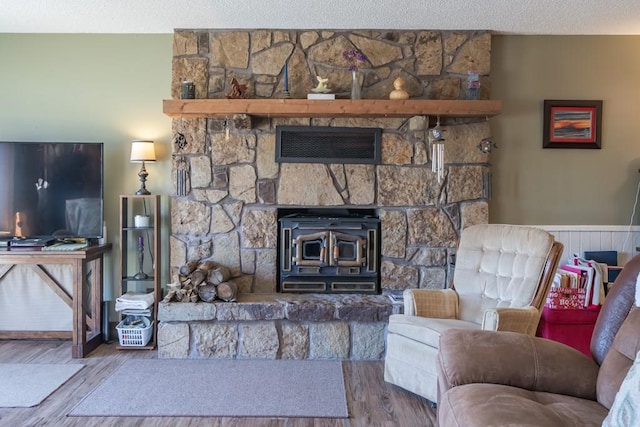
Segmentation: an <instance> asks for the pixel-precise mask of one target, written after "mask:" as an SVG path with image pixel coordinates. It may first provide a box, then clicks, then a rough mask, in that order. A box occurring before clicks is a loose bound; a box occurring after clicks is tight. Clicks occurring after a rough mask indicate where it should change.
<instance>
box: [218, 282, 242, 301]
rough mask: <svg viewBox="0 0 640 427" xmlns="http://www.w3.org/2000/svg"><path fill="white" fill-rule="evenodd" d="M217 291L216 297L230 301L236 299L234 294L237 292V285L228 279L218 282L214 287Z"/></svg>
mask: <svg viewBox="0 0 640 427" xmlns="http://www.w3.org/2000/svg"><path fill="white" fill-rule="evenodd" d="M216 291H217V292H218V298H220V299H221V300H223V301H226V302H231V301H235V300H236V294H237V293H238V285H236V283H235V282H232V281H228V282H222V283H220V284H218V286H217V287H216Z"/></svg>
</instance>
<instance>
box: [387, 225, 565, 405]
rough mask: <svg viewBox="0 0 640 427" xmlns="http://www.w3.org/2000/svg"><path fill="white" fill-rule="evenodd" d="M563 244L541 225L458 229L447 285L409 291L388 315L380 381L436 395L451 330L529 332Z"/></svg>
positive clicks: (532, 330) (433, 399)
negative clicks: (442, 349)
mask: <svg viewBox="0 0 640 427" xmlns="http://www.w3.org/2000/svg"><path fill="white" fill-rule="evenodd" d="M562 249H563V245H562V244H561V243H559V242H555V241H554V237H553V235H551V234H549V233H547V232H546V231H544V230H541V229H537V228H533V227H526V226H515V225H500V224H481V225H474V226H471V227H469V228H466V229H465V230H463V232H462V234H461V236H460V243H459V245H458V250H457V253H456V266H455V270H454V274H453V286H452V288H451V289H407V290H405V291H404V314H395V315H392V316H391V317H390V318H389V327H388V333H387V349H386V350H387V353H386V357H385V365H384V379H385V381H387V382H389V383H392V384H395V385H398V386H400V387H402V388H404V389H406V390H409V391H411V392H413V393H416V394H418V395H420V396H423V397H424V398H426V399H428V400H430V401H431V402H433V403H436V401H437V383H438V378H437V373H436V372H437V371H436V355H437V352H438V342H439V339H440V334H441V332H442V331H444V330H446V329H450V328H458V329H484V330H493V331H513V332H521V333H525V334H529V335H535V332H536V328H537V326H538V322H539V320H540V314H541V311H542V307H543V306H544V303H545V300H546V297H547V293H548V291H549V288H550V287H551V284H552V282H553V277H554V274H555V271H556V268H557V267H558V262H559V261H560V257H561V255H562Z"/></svg>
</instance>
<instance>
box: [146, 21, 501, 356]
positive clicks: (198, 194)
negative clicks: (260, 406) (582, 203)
mask: <svg viewBox="0 0 640 427" xmlns="http://www.w3.org/2000/svg"><path fill="white" fill-rule="evenodd" d="M490 42H491V36H490V34H489V33H488V32H455V31H383V30H380V31H375V30H372V31H298V30H256V31H219V30H179V31H176V33H175V35H174V57H173V78H172V88H171V93H172V96H173V97H175V98H178V97H179V94H180V83H181V81H182V80H185V79H189V80H193V81H194V83H195V85H196V97H197V98H224V97H225V94H226V93H229V92H230V87H229V85H230V80H231V79H232V78H236V79H237V80H238V81H239V83H240V84H246V85H247V87H248V90H249V96H250V97H254V98H280V97H282V89H283V75H284V74H283V73H284V71H283V68H284V64H285V63H288V68H289V81H290V92H291V95H292V96H293V97H297V98H304V97H306V93H307V92H309V90H310V89H311V88H312V87H314V86H315V76H316V75H320V76H323V77H328V78H329V81H330V85H331V86H330V87H332V88H333V89H334V90H335V91H336V92H337V93H338V95H339V96H340V95H344V94H346V93H347V92H348V90H349V84H350V81H351V80H350V72H349V71H348V63H346V62H345V60H344V58H343V57H342V52H343V51H345V50H350V49H359V50H360V51H362V52H363V53H365V54H366V55H367V57H368V58H369V59H368V61H367V62H366V63H365V64H361V67H360V71H361V72H362V73H363V74H364V76H365V79H364V90H363V98H387V97H388V93H389V91H390V90H391V89H392V88H393V86H392V83H393V80H394V79H395V78H396V77H399V76H400V77H403V78H404V79H405V81H406V82H407V84H406V85H405V89H406V90H407V91H408V92H409V94H410V95H411V97H412V98H424V99H463V98H464V87H465V84H466V77H467V73H468V72H469V71H476V72H478V73H479V74H480V76H481V83H482V90H481V98H482V99H488V98H489V91H490V79H489V71H490V70H489V64H490V44H491V43H490ZM318 102H324V101H318ZM437 120H438V118H437V117H429V116H414V117H407V118H375V119H371V118H367V119H365V118H332V117H326V118H289V119H287V118H269V117H250V116H246V115H237V116H234V117H229V118H228V119H212V118H210V119H207V118H175V119H173V122H172V128H173V131H174V134H175V139H174V144H173V159H174V167H173V172H172V173H173V176H172V180H173V182H174V183H176V179H175V178H176V174H177V171H178V170H183V171H186V174H187V179H186V181H185V186H184V187H185V188H183V189H181V191H177V190H178V189H177V188H176V191H174V197H173V199H172V207H171V209H172V212H171V242H170V245H171V259H170V266H171V274H172V277H173V278H174V279H173V281H176V280H175V278H176V277H177V276H176V275H177V269H178V268H179V267H180V266H181V265H183V264H185V263H186V262H188V261H190V260H200V259H211V260H213V261H215V262H217V263H220V264H223V265H225V266H227V267H228V268H229V269H230V270H231V272H232V275H233V280H234V281H235V282H236V283H237V284H238V285H239V292H240V297H239V298H238V303H237V307H235V308H234V307H233V304H234V303H213V304H211V303H195V304H186V305H185V306H183V307H174V306H173V304H174V303H171V304H168V305H163V306H162V307H161V308H160V312H159V319H160V320H161V322H162V323H161V325H160V328H159V330H158V344H159V354H160V356H161V357H282V356H283V355H289V352H290V351H292V352H293V354H295V355H296V357H297V356H299V355H300V354H302V353H305V352H306V355H307V357H311V358H322V357H335V358H343V357H344V358H380V357H382V355H381V354H380V353H379V352H378V351H377V350H375V351H373V350H371V351H370V350H366V351H364V350H360V349H357V347H356V345H358V344H357V343H359V342H360V341H361V338H360V337H361V334H369V335H372V336H373V335H375V336H377V340H378V346H377V347H375V348H376V349H378V348H379V347H380V345H382V346H384V334H385V329H384V325H385V324H386V317H388V313H390V312H391V311H392V306H391V304H390V302H389V301H388V299H387V298H386V297H384V296H359V297H357V298H358V300H357V301H356V300H353V299H349V298H353V297H342V296H339V295H335V296H332V297H334V298H335V300H326V299H324V297H322V296H318V295H299V296H295V297H293V296H287V295H283V294H276V287H277V284H276V268H277V267H276V266H277V263H276V252H277V249H276V239H277V227H278V225H277V214H276V211H277V209H278V208H291V207H311V206H315V207H353V208H367V209H374V210H375V211H376V213H377V215H378V216H379V218H380V219H381V230H382V242H381V245H382V247H381V286H382V289H383V291H386V290H389V289H406V288H444V287H446V286H447V285H448V283H449V282H450V280H451V270H450V261H451V259H452V256H453V255H454V251H455V245H456V242H457V239H458V236H459V233H460V230H462V229H463V228H465V227H467V226H469V225H472V224H476V223H486V222H488V206H487V197H488V193H487V191H488V189H487V186H486V183H487V181H488V179H490V178H489V177H490V175H489V174H490V168H489V164H488V157H487V154H485V153H483V152H481V151H480V150H479V149H478V148H477V145H478V143H479V142H480V141H481V140H482V139H483V138H486V137H488V136H490V129H489V122H488V120H485V118H481V119H459V118H453V119H444V118H443V119H442V120H441V121H440V122H441V127H442V128H443V129H444V138H445V156H444V158H445V163H446V167H445V178H444V180H442V182H438V180H437V179H436V175H435V174H434V173H433V172H432V170H431V160H430V151H431V148H430V144H429V142H428V130H429V128H430V127H433V126H434V125H435V124H436V121H437ZM278 125H301V126H341V127H376V128H380V129H382V153H381V154H382V155H381V163H380V164H378V165H372V164H297V163H283V164H279V163H276V162H275V128H276V126H278ZM178 194H180V195H179V196H178ZM370 298H373V299H370ZM345 299H346V300H349V303H348V304H346V305H347V306H349V307H352V308H353V310H354V311H357V310H362V311H363V314H362V316H364V317H363V318H362V319H357V318H354V319H351V318H349V319H347V318H342V317H340V314H338V315H337V317H335V316H334V317H331V318H328V319H316V318H314V314H313V313H316V314H317V313H320V312H324V311H325V307H326V305H327V304H329V305H330V306H331V307H333V308H332V309H331V310H328V311H332V312H333V313H334V314H335V313H340V310H341V309H340V308H339V307H343V306H344V301H346V300H345ZM303 301H307V302H304V303H303ZM327 301H332V302H331V303H328V302H327ZM175 304H181V303H175ZM229 304H231V305H229ZM313 304H318V308H317V309H316V310H315V311H314V309H312V308H311V307H312V306H313ZM333 304H335V305H333ZM367 304H373V306H375V307H377V306H378V304H381V305H382V306H384V307H385V308H384V310H383V311H385V313H387V314H385V315H380V316H379V319H377V320H370V319H368V320H365V318H366V316H367V314H366V313H367V310H368V309H367V308H366V306H367ZM205 306H206V307H205ZM301 306H302V307H305V312H307V313H308V314H307V315H306V317H304V318H300V319H296V318H291V317H288V316H289V313H296V312H297V310H299V308H300V307H301ZM376 310H377V308H376ZM381 310H382V309H381ZM189 313H192V314H189ZM205 313H206V314H205ZM212 313H213V314H212ZM378 314H379V313H378ZM221 316H222V317H221ZM236 316H238V317H236ZM269 316H275V317H274V318H267V317H269ZM254 317H255V318H254ZM323 323H326V325H323ZM332 328H333V329H332ZM179 331H182V333H183V334H185V335H184V336H183V337H180V336H179ZM296 331H297V332H296ZM347 331H348V334H347ZM364 331H366V332H364ZM376 331H377V332H376ZM294 336H298V338H297V339H299V340H303V341H304V340H305V339H306V340H307V343H308V344H307V346H306V350H304V351H303V350H302V349H301V348H302V347H300V348H297V347H296V350H295V351H293V350H292V346H291V345H288V344H285V342H289V341H290V340H294V338H293V337H294ZM333 336H340V337H341V339H343V340H345V341H344V342H342V343H341V344H336V345H337V348H340V350H339V351H337V350H336V351H333V350H332V351H333V352H329V353H324V352H323V351H321V350H319V348H318V347H314V345H316V344H317V343H318V342H325V343H326V342H328V341H330V340H331V337H333ZM305 337H306V338H305ZM260 339H264V343H262V344H258V343H257V342H256V340H257V341H259V340H260ZM223 342H226V344H225V343H223ZM234 343H235V344H234ZM314 343H316V344H314ZM276 344H278V346H277V347H276ZM317 345H319V344H317ZM327 345H328V344H327ZM332 346H333V344H332ZM232 348H235V350H231V349H232ZM347 348H348V352H347V350H345V349H347ZM372 348H373V347H372ZM224 349H226V350H224ZM347 353H348V354H347ZM287 357H289V356H287Z"/></svg>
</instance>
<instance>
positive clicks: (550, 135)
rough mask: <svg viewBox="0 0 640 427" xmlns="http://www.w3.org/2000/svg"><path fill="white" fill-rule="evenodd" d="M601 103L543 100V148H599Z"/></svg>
mask: <svg viewBox="0 0 640 427" xmlns="http://www.w3.org/2000/svg"><path fill="white" fill-rule="evenodd" d="M601 123H602V101H568V100H545V101H544V128H543V140H542V147H543V148H601V141H600V135H601Z"/></svg>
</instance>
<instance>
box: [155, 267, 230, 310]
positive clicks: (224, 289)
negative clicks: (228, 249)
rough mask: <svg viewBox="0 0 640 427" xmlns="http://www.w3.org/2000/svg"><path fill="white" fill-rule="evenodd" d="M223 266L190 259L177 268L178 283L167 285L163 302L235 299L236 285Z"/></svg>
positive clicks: (228, 300)
mask: <svg viewBox="0 0 640 427" xmlns="http://www.w3.org/2000/svg"><path fill="white" fill-rule="evenodd" d="M230 278H231V273H230V271H229V269H228V268H227V267H225V266H222V265H218V264H216V263H215V262H213V261H211V260H201V261H190V262H188V263H186V264H185V265H183V266H181V267H180V268H179V269H178V283H171V284H169V285H168V292H167V294H166V296H165V297H164V299H163V301H164V302H171V301H177V302H198V300H202V301H205V302H213V301H214V300H215V299H216V298H218V299H221V300H222V301H227V302H230V301H235V300H236V294H237V292H238V286H237V285H236V283H235V282H233V281H232V280H230Z"/></svg>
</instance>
